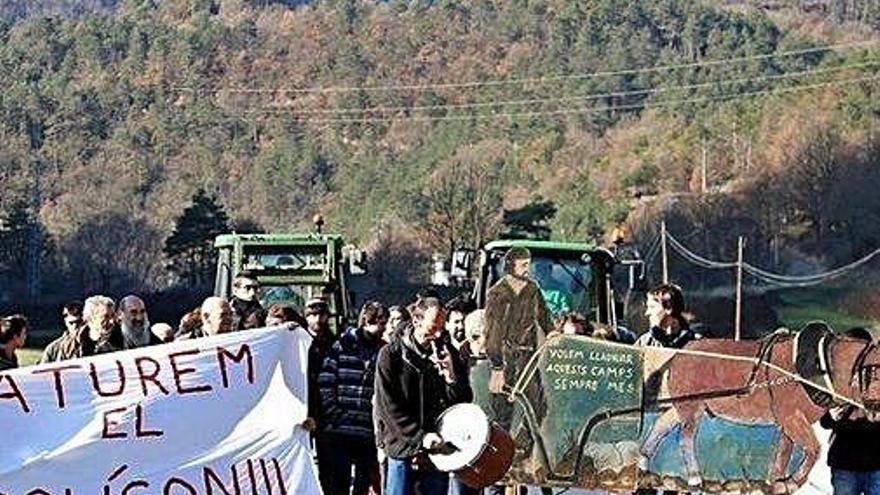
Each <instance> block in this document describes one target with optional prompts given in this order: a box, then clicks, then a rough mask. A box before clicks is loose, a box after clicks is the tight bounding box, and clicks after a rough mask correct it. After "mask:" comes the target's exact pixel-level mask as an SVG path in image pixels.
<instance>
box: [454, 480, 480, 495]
mask: <svg viewBox="0 0 880 495" xmlns="http://www.w3.org/2000/svg"><path fill="white" fill-rule="evenodd" d="M481 493H483V490H478V489H476V488H471V487H469V486H467V485H465V484H464V483H462V482H461V481H460V480H459V479H458V478H455V477H452V478H449V495H480V494H481Z"/></svg>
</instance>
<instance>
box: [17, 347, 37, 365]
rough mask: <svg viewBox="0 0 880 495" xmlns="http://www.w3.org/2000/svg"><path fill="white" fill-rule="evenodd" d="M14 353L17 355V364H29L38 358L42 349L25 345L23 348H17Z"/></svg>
mask: <svg viewBox="0 0 880 495" xmlns="http://www.w3.org/2000/svg"><path fill="white" fill-rule="evenodd" d="M16 354H17V355H18V365H19V366H30V365H32V364H35V363H36V362H37V361H38V360H39V359H40V356H42V355H43V349H42V348H38V349H35V348H31V347H25V348H24V349H19V350H18V352H17V353H16Z"/></svg>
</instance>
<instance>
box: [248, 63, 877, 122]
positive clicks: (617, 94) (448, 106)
mask: <svg viewBox="0 0 880 495" xmlns="http://www.w3.org/2000/svg"><path fill="white" fill-rule="evenodd" d="M878 64H880V61H874V62H861V63H856V64H847V65H841V66H837V67H828V68H823V69H810V70H805V71H799V72H786V73H783V74H771V75H765V76H752V77H742V78H737V79H719V80H714V81H708V82H704V83H695V84H684V85H680V86H667V87H659V88H646V89H636V90H630V91H612V92H607V93H592V94H587V95H582V96H568V97H557V98H532V99H521V100H502V101H489V102H477V103H457V104H438V105H413V106H396V107H371V108H335V109H318V110H310V109H305V110H296V109H294V108H283V107H277V108H261V109H258V110H252V111H248V112H246V113H257V114H262V113H272V112H274V113H291V112H295V113H298V114H332V115H336V114H361V113H370V112H380V113H386V112H402V111H422V110H460V109H468V108H485V107H497V106H523V105H534V104H539V103H563V102H570V101H591V100H599V99H605V98H615V97H625V96H643V95H650V94H657V93H665V92H669V91H682V90H694V89H701V88H711V87H714V86H719V85H722V86H724V85H734V84H741V83H748V82H759V81H769V80H776V79H788V78H796V77H802V76H812V75H817V74H827V73H834V72H840V71H843V70H847V69H856V68H861V67H870V66H876V65H878Z"/></svg>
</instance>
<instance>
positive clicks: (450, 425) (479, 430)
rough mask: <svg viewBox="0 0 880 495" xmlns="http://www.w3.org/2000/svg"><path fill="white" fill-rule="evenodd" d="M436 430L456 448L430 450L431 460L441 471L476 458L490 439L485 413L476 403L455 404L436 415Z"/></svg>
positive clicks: (469, 462) (465, 463)
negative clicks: (444, 451)
mask: <svg viewBox="0 0 880 495" xmlns="http://www.w3.org/2000/svg"><path fill="white" fill-rule="evenodd" d="M437 433H439V434H440V436H441V437H443V440H445V441H446V442H449V443H452V444H453V445H454V446H455V447H456V448H457V449H458V450H456V451H455V452H453V453H451V454H447V455H440V454H432V455H430V456H429V457H430V458H431V462H433V463H434V465H435V466H436V467H437V469H439V470H441V471H457V470H459V469H461V468H463V467H465V466H467V465H469V464H471V463H472V462H474V461H475V460H477V458H478V457H479V456H480V454H481V453H482V452H483V449H484V448H486V444H487V443H488V442H489V434H490V433H491V428H490V425H489V418H488V417H487V416H486V413H485V412H483V410H482V409H480V406H477V405H476V404H457V405H454V406H452V407H450V408H449V409H447V410H446V411H444V412H443V414H441V415H440V418H438V419H437Z"/></svg>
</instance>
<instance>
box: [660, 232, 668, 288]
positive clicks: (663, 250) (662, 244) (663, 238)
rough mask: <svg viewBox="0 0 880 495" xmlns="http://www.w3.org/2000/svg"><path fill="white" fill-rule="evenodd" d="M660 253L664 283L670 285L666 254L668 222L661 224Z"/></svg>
mask: <svg viewBox="0 0 880 495" xmlns="http://www.w3.org/2000/svg"><path fill="white" fill-rule="evenodd" d="M660 252H661V256H662V258H663V283H664V284H668V283H669V257H668V256H667V253H666V220H664V221H662V222H660Z"/></svg>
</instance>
